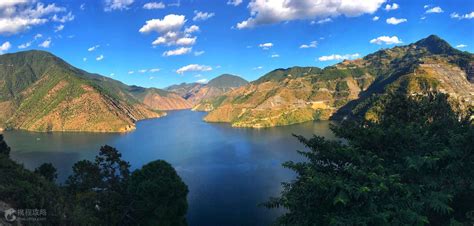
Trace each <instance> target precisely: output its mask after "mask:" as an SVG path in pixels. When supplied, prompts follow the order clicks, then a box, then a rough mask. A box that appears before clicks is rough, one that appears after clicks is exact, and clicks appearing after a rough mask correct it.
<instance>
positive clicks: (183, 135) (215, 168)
mask: <svg viewBox="0 0 474 226" xmlns="http://www.w3.org/2000/svg"><path fill="white" fill-rule="evenodd" d="M205 114H206V113H203V112H192V111H188V110H184V111H172V112H169V114H168V116H166V117H163V118H158V119H151V120H144V121H140V122H138V123H137V129H136V130H135V131H133V132H130V133H126V134H97V133H33V132H25V131H6V132H5V133H4V136H5V139H6V141H7V143H8V144H9V145H10V146H11V148H12V151H11V154H10V156H11V158H12V159H14V160H16V161H17V162H20V163H22V164H24V166H25V167H26V168H28V169H34V168H36V167H38V166H39V165H41V164H42V163H45V162H50V163H52V164H53V165H54V166H55V167H56V168H57V169H58V172H59V181H60V182H63V181H64V180H65V179H66V178H67V176H68V175H69V174H70V173H71V172H72V169H71V167H72V165H73V164H74V163H75V162H77V161H79V160H82V159H89V160H93V159H94V157H95V155H96V154H97V153H98V152H99V148H100V146H102V145H105V144H108V145H111V146H113V147H116V148H117V149H118V150H119V151H120V152H121V153H122V158H123V159H125V160H126V161H128V162H130V164H131V165H132V169H137V168H140V167H141V166H142V165H144V164H146V163H148V162H150V161H153V160H157V159H163V160H166V161H168V162H169V163H171V164H172V165H173V166H174V167H175V168H176V170H177V172H178V174H179V175H180V176H181V177H182V178H183V180H184V182H185V183H186V184H187V185H188V187H189V195H188V203H189V209H188V216H187V219H188V223H189V225H269V224H271V223H272V222H273V221H274V220H275V218H276V217H277V216H279V215H280V214H282V213H283V211H284V210H281V209H279V210H278V209H277V210H268V209H265V208H263V207H259V206H257V205H258V204H259V203H262V202H264V201H266V200H267V199H268V198H269V197H271V196H277V195H278V194H279V192H280V191H281V182H284V181H290V180H292V179H293V178H294V177H295V175H294V173H293V172H292V171H290V170H288V169H285V168H283V167H282V166H281V164H282V163H283V162H285V161H289V160H293V161H301V160H303V158H302V157H301V156H300V155H298V154H297V153H296V150H303V149H304V146H302V145H301V144H300V143H299V142H298V141H297V140H296V139H295V138H294V137H292V135H291V134H292V133H294V134H299V135H304V136H307V137H308V136H311V135H312V134H316V135H320V136H325V137H327V138H330V139H332V138H334V136H333V134H332V133H331V131H330V130H329V122H308V123H302V124H298V125H292V126H285V127H275V128H267V129H242V128H232V127H230V126H229V125H227V124H214V123H206V122H203V121H202V118H203V117H204V116H205Z"/></svg>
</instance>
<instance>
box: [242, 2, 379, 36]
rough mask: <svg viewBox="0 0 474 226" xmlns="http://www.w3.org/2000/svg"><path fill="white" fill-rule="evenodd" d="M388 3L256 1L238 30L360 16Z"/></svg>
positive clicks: (249, 6)
mask: <svg viewBox="0 0 474 226" xmlns="http://www.w3.org/2000/svg"><path fill="white" fill-rule="evenodd" d="M385 1H386V0H326V1H314V0H271V1H269V0H252V1H251V2H250V3H249V5H248V8H249V9H250V17H249V18H248V19H247V20H244V21H242V22H240V23H238V24H237V25H236V27H237V28H238V29H243V28H251V27H255V26H258V25H264V24H273V23H279V22H282V21H291V20H305V19H317V18H319V19H323V18H328V17H337V16H341V15H344V16H347V17H356V16H360V15H363V14H367V13H368V14H372V13H374V12H375V11H377V10H378V9H379V8H380V6H381V5H382V4H383V3H384V2H385Z"/></svg>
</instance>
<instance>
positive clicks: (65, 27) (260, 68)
mask: <svg viewBox="0 0 474 226" xmlns="http://www.w3.org/2000/svg"><path fill="white" fill-rule="evenodd" d="M430 34H436V35H438V36H440V37H441V38H443V39H445V40H447V41H448V42H449V43H450V44H451V45H452V46H454V47H456V48H458V49H460V50H464V51H469V52H474V0H450V1H447V0H445V1H441V0H161V1H160V0H58V1H51V0H0V54H5V53H14V52H19V51H26V50H32V49H38V50H44V51H49V52H51V53H53V54H55V55H56V56H58V57H61V58H62V59H64V60H66V61H67V62H68V63H70V64H72V65H73V66H75V67H78V68H81V69H84V70H86V71H89V72H92V73H98V74H101V75H104V76H108V77H111V78H113V79H117V80H120V81H122V82H124V83H126V84H129V85H139V86H144V87H157V88H164V87H167V86H169V85H172V84H178V83H182V82H188V83H189V82H207V81H209V80H210V79H212V78H214V77H217V76H219V75H220V74H224V73H230V74H235V75H239V76H241V77H243V78H245V79H247V80H249V81H251V80H255V79H257V78H259V77H260V76H262V75H264V74H265V73H267V72H269V71H272V70H274V69H277V68H288V67H292V66H317V67H326V66H329V65H333V64H335V63H338V62H340V61H342V60H344V59H355V58H359V57H363V56H365V55H367V54H370V53H372V52H375V51H377V50H379V49H382V48H391V47H393V46H396V45H406V44H410V43H412V42H416V41H417V40H419V39H422V38H425V37H427V36H428V35H430Z"/></svg>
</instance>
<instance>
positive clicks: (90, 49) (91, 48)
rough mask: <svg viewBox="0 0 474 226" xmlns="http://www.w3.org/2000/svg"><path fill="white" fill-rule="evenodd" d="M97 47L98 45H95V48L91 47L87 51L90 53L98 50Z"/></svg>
mask: <svg viewBox="0 0 474 226" xmlns="http://www.w3.org/2000/svg"><path fill="white" fill-rule="evenodd" d="M99 47H100V45H95V46H92V47H90V48H88V49H87V51H89V52H92V51H94V50H96V49H98V48H99Z"/></svg>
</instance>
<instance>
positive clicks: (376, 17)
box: [372, 16, 380, 21]
mask: <svg viewBox="0 0 474 226" xmlns="http://www.w3.org/2000/svg"><path fill="white" fill-rule="evenodd" d="M379 19H380V17H378V16H374V17H372V20H373V21H377V20H379Z"/></svg>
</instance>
